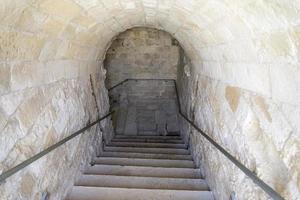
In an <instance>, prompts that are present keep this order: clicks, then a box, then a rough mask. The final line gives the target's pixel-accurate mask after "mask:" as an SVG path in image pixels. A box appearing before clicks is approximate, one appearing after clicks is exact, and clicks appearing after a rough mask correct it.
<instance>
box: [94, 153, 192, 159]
mask: <svg viewBox="0 0 300 200" xmlns="http://www.w3.org/2000/svg"><path fill="white" fill-rule="evenodd" d="M100 157H119V158H148V159H169V160H193V158H192V156H191V155H177V154H152V153H132V152H107V151H104V152H102V153H101V155H100Z"/></svg>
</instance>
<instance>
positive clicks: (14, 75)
mask: <svg viewBox="0 0 300 200" xmlns="http://www.w3.org/2000/svg"><path fill="white" fill-rule="evenodd" d="M11 68H12V69H11V90H13V91H14V90H21V89H25V88H30V87H34V86H38V85H42V84H43V83H44V79H43V78H44V77H45V70H44V66H43V64H42V63H39V62H16V63H15V64H14V65H12V67H11Z"/></svg>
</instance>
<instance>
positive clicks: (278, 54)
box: [257, 32, 296, 62]
mask: <svg viewBox="0 0 300 200" xmlns="http://www.w3.org/2000/svg"><path fill="white" fill-rule="evenodd" d="M257 43H258V48H259V49H260V51H259V54H260V60H262V61H263V62H285V61H290V60H294V59H295V57H296V55H294V49H293V44H292V39H291V36H290V35H289V34H288V33H286V32H274V33H271V34H265V35H263V36H262V38H261V39H260V41H258V42H257Z"/></svg>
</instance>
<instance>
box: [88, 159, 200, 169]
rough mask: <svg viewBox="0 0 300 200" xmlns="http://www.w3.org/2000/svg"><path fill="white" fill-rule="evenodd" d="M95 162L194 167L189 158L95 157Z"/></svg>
mask: <svg viewBox="0 0 300 200" xmlns="http://www.w3.org/2000/svg"><path fill="white" fill-rule="evenodd" d="M94 163H95V164H102V165H126V166H148V167H169V168H194V163H193V161H188V160H162V159H160V160H156V159H134V158H101V157H100V158H95V159H94Z"/></svg>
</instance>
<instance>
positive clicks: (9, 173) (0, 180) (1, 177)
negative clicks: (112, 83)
mask: <svg viewBox="0 0 300 200" xmlns="http://www.w3.org/2000/svg"><path fill="white" fill-rule="evenodd" d="M114 112H115V111H111V112H110V113H108V114H106V115H105V116H103V117H101V118H100V119H98V120H96V121H94V122H93V123H91V124H89V125H87V126H86V127H84V128H82V129H80V130H78V131H76V132H75V133H73V134H71V135H70V136H68V137H66V138H64V139H62V140H60V141H59V142H57V143H55V144H54V145H52V146H50V147H48V148H46V149H45V150H43V151H41V152H40V153H38V154H36V155H34V156H32V157H31V158H29V159H27V160H25V161H23V162H22V163H20V164H18V165H17V166H15V167H13V168H11V169H9V170H7V171H5V172H3V173H2V174H1V175H0V183H3V182H4V181H5V180H6V179H7V178H8V177H10V176H12V175H14V174H15V173H17V172H18V171H20V170H22V169H24V168H25V167H27V166H28V165H30V164H31V163H33V162H35V161H36V160H38V159H40V158H41V157H43V156H45V155H47V154H48V153H50V152H52V151H53V150H55V149H57V148H58V147H60V146H61V145H63V144H65V143H66V142H68V141H69V140H71V139H73V138H74V137H76V136H78V135H80V134H82V133H84V131H86V130H88V129H89V128H91V127H92V126H94V125H95V124H97V123H99V122H101V121H102V120H104V119H106V118H108V117H109V116H110V115H112V114H113V113H114Z"/></svg>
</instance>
